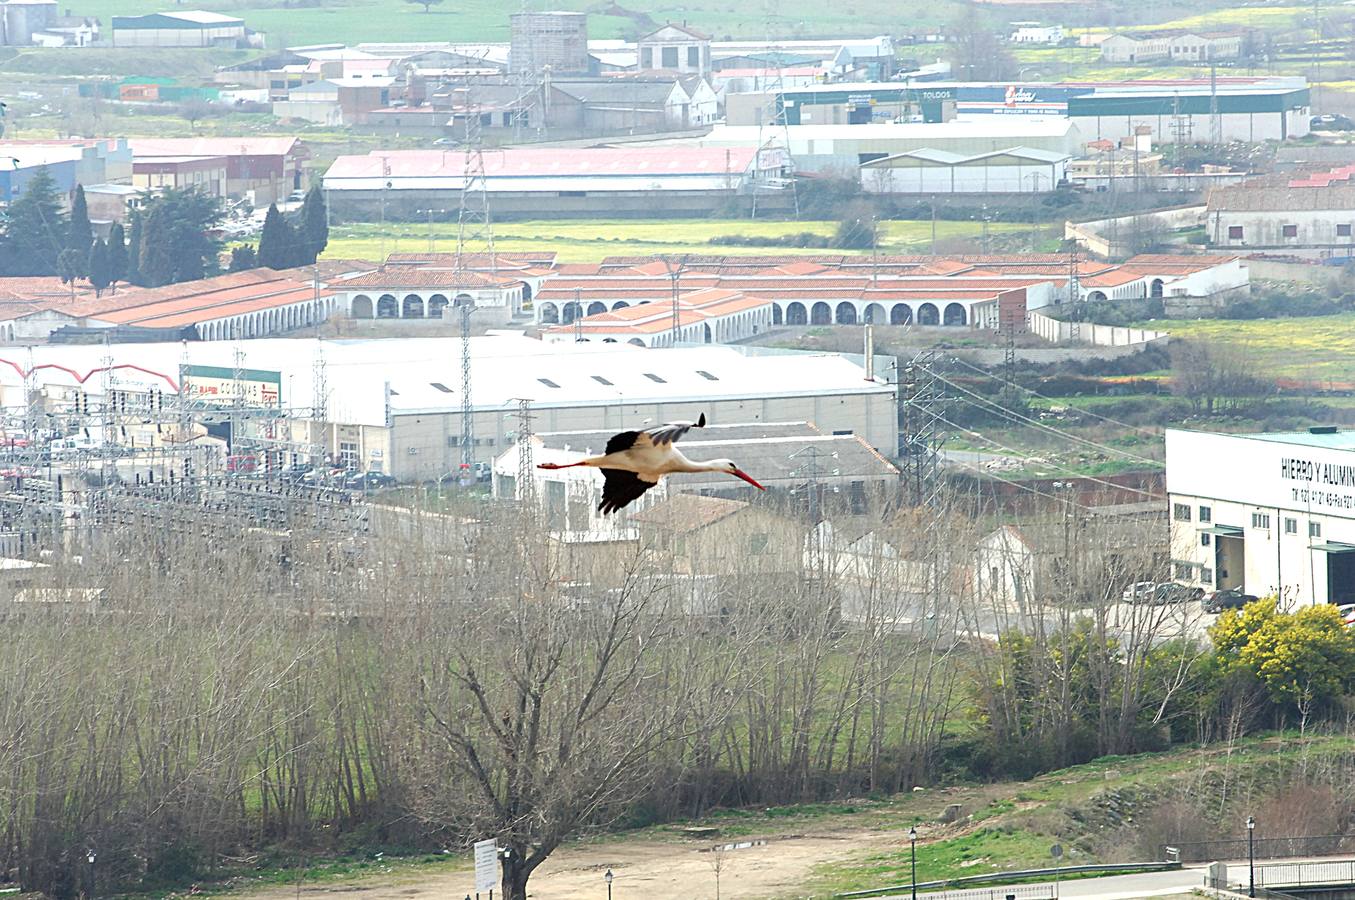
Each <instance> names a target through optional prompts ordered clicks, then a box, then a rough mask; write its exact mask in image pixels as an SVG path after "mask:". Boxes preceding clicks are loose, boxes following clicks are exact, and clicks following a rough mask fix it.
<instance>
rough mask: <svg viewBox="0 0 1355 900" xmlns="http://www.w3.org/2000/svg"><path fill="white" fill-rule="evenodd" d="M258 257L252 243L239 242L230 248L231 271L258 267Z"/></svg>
mask: <svg viewBox="0 0 1355 900" xmlns="http://www.w3.org/2000/svg"><path fill="white" fill-rule="evenodd" d="M258 265H259V257H258V255H257V254H256V253H255V252H254V245H253V244H241V245H240V246H238V247H232V248H231V268H230V270H231V271H232V272H243V271H245V270H246V269H254V268H258Z"/></svg>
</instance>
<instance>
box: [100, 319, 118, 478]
mask: <svg viewBox="0 0 1355 900" xmlns="http://www.w3.org/2000/svg"><path fill="white" fill-rule="evenodd" d="M103 394H104V395H103V402H102V403H101V404H100V413H101V415H100V422H99V424H100V426H101V428H102V430H103V433H102V434H101V435H100V436H99V477H100V478H101V479H102V480H103V484H104V485H105V486H107V484H108V482H109V480H110V478H111V475H112V472H113V468H114V466H115V465H116V462H115V460H114V458H113V427H114V421H115V420H114V415H115V413H116V408H115V406H114V404H115V403H116V402H117V395H116V392H115V389H114V383H113V348H112V346H111V345H110V344H109V343H108V338H107V336H105V338H104V356H103Z"/></svg>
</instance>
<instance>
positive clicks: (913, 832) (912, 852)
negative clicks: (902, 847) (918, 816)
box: [908, 825, 917, 900]
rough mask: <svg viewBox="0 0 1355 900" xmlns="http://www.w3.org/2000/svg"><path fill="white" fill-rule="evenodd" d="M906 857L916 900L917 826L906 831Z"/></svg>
mask: <svg viewBox="0 0 1355 900" xmlns="http://www.w3.org/2000/svg"><path fill="white" fill-rule="evenodd" d="M908 857H909V861H910V863H911V866H912V870H913V880H912V885H913V900H917V826H916V825H914V826H912V827H910V828H909V829H908Z"/></svg>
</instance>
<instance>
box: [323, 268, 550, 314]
mask: <svg viewBox="0 0 1355 900" xmlns="http://www.w3.org/2000/svg"><path fill="white" fill-rule="evenodd" d="M335 287H336V289H338V290H341V291H342V295H343V300H342V304H343V309H344V311H345V313H346V314H347V315H348V317H349V318H350V319H415V320H425V321H439V320H441V319H443V318H444V315H445V311H446V309H447V308H448V307H453V308H455V307H458V306H463V305H470V306H471V307H473V308H474V309H475V310H476V318H477V319H479V320H480V321H495V322H500V323H506V322H508V321H509V320H510V319H512V318H513V317H514V316H517V315H520V314H521V313H522V311H523V301H524V297H525V289H526V286H525V284H524V283H523V281H522V280H521V279H518V278H513V277H507V276H495V275H490V274H487V273H481V272H470V271H458V270H456V269H449V268H434V267H422V266H407V265H384V266H382V267H381V268H379V269H377V270H376V271H373V272H368V273H366V274H364V275H358V276H356V277H355V278H350V279H348V280H346V281H343V282H340V283H338V284H336V285H335Z"/></svg>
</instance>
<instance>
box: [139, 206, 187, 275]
mask: <svg viewBox="0 0 1355 900" xmlns="http://www.w3.org/2000/svg"><path fill="white" fill-rule="evenodd" d="M172 224H173V223H172V222H170V210H169V209H168V208H166V206H165V204H164V203H153V204H151V205H150V207H149V208H148V209H147V210H146V216H145V219H144V220H143V221H141V222H138V223H137V225H139V226H140V231H141V234H140V244H141V248H140V249H141V252H140V255H139V258H138V259H137V264H136V270H137V274H138V275H140V277H141V281H140V284H141V285H142V286H143V287H160V286H161V285H165V284H173V283H174V270H175V264H174V255H175V252H176V248H175V247H174V245H173V235H172V231H173V228H172ZM137 225H133V226H132V233H133V234H135V233H136V232H137Z"/></svg>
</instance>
